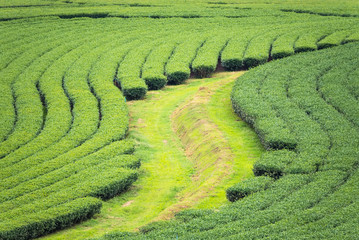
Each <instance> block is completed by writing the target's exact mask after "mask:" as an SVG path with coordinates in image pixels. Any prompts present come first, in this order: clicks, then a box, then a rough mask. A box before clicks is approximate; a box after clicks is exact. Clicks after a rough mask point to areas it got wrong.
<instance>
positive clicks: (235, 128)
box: [43, 73, 262, 239]
mask: <svg viewBox="0 0 359 240" xmlns="http://www.w3.org/2000/svg"><path fill="white" fill-rule="evenodd" d="M238 74H241V73H218V74H216V75H215V78H210V79H204V80H190V81H189V82H188V84H185V85H180V86H168V87H166V88H164V89H163V90H161V91H151V92H149V94H148V96H147V98H146V99H144V100H139V101H135V102H128V106H129V111H130V116H131V121H130V137H132V138H134V139H136V141H137V142H138V143H139V147H138V149H137V150H136V154H137V155H138V156H139V157H140V158H141V159H142V166H141V169H142V170H141V173H140V176H139V179H138V181H137V182H136V183H135V184H134V185H133V187H131V189H130V191H128V192H126V193H124V194H123V195H121V196H119V197H116V198H114V199H111V200H108V201H106V202H104V203H103V208H102V211H101V213H100V214H98V215H96V216H95V218H94V219H91V220H89V221H87V222H84V223H82V224H79V225H77V226H74V227H73V228H70V229H68V230H64V231H60V232H58V233H55V234H52V235H49V236H47V237H44V238H43V239H83V238H86V237H95V236H101V235H103V234H104V233H105V232H110V231H111V230H118V229H121V230H125V231H134V230H136V229H138V228H139V227H141V226H143V225H145V224H147V223H149V222H151V221H153V220H160V219H167V218H169V217H171V216H173V213H175V212H178V211H179V210H181V209H183V208H188V207H196V208H208V207H219V206H221V205H222V204H224V203H225V202H226V200H225V196H224V195H225V189H226V188H227V187H228V186H230V185H232V184H233V183H235V182H238V181H240V180H242V179H243V178H250V177H253V175H252V172H251V170H250V169H251V164H250V163H246V164H244V163H243V161H247V160H248V159H250V160H251V161H250V162H252V163H253V162H254V160H255V159H256V158H257V157H259V155H260V153H261V152H262V147H261V145H260V143H259V140H258V138H256V136H255V133H254V132H253V131H252V130H251V129H250V128H249V127H248V125H247V124H246V123H244V122H242V121H240V120H239V118H238V117H237V116H236V115H235V114H234V113H233V110H232V108H231V106H230V104H229V102H230V98H229V94H230V90H231V87H232V83H233V81H234V78H235V77H236V76H238ZM203 88H204V89H208V90H210V91H209V92H208V93H209V94H206V95H205V96H204V98H205V99H206V104H198V105H197V106H196V109H195V111H192V112H191V113H192V114H191V116H190V117H191V118H192V119H188V120H184V121H183V122H184V123H185V124H187V125H188V124H189V123H190V122H191V120H193V119H196V120H198V119H202V120H203V121H206V122H208V123H209V124H210V126H211V127H212V128H216V133H215V137H216V138H218V141H216V142H213V139H202V136H201V135H198V136H197V137H195V138H194V139H191V140H190V141H191V144H194V145H197V146H199V148H198V149H197V153H198V151H199V152H202V153H203V156H211V155H212V152H211V150H210V149H208V148H206V147H205V146H206V145H208V144H214V145H217V146H218V147H217V148H219V147H222V146H223V145H225V146H226V148H227V149H226V151H227V152H228V155H227V156H226V157H229V159H228V158H226V159H222V160H221V161H222V162H226V164H227V167H228V172H224V173H223V172H222V171H221V169H214V171H213V172H211V173H209V172H206V171H204V172H200V170H201V169H195V168H194V165H195V164H194V162H197V164H198V165H202V163H203V164H204V163H206V161H207V162H208V160H207V158H206V157H203V156H197V157H196V158H193V157H194V156H191V157H190V158H187V155H186V152H185V151H184V148H185V147H186V146H183V145H182V143H181V141H180V139H179V138H178V136H177V135H176V133H175V132H174V131H173V127H172V126H171V125H172V124H173V126H174V125H176V124H177V123H175V120H174V117H173V115H174V112H176V111H178V110H179V109H181V108H182V109H183V107H186V106H188V105H189V104H190V103H193V102H195V99H197V98H198V95H201V94H202V92H203V91H202V90H200V89H203ZM219 106H220V107H221V108H220V109H221V110H220V111H218V109H217V108H218V107H219ZM202 107H204V108H206V109H208V110H206V111H199V109H198V108H202ZM171 116H172V117H171ZM218 116H226V118H220V119H218ZM192 133H193V132H192ZM236 144H237V145H242V147H243V149H242V150H241V149H236V150H235V151H232V149H231V148H232V147H234V146H235V145H236ZM247 149H250V150H247ZM214 157H219V156H218V154H217V155H215V156H214ZM215 164H217V165H220V163H219V164H218V163H215ZM215 166H216V165H215ZM219 176H220V177H221V179H219V180H220V181H218V182H215V184H214V182H213V181H214V180H216V179H217V178H218V177H219ZM199 179H200V180H201V181H199ZM213 184H214V185H213ZM212 185H213V186H212Z"/></svg>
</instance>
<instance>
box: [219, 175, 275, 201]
mask: <svg viewBox="0 0 359 240" xmlns="http://www.w3.org/2000/svg"><path fill="white" fill-rule="evenodd" d="M272 182H273V179H272V178H269V177H264V176H263V177H255V178H250V179H247V180H244V181H242V182H240V183H237V184H236V185H234V186H232V187H229V188H227V190H226V197H227V199H228V201H231V202H235V201H237V200H239V199H241V198H244V197H246V196H248V195H250V194H253V193H255V192H258V191H261V190H265V189H267V188H268V187H269V185H270V184H271V183H272Z"/></svg>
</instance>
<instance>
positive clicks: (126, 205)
mask: <svg viewBox="0 0 359 240" xmlns="http://www.w3.org/2000/svg"><path fill="white" fill-rule="evenodd" d="M133 202H134V200H131V201H128V202H126V203H124V204H123V205H122V207H128V206H130V205H131V204H132V203H133Z"/></svg>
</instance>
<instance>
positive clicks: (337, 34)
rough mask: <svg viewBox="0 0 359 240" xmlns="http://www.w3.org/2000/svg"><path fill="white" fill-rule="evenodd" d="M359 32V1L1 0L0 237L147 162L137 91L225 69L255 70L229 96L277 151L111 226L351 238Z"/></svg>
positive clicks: (198, 234)
mask: <svg viewBox="0 0 359 240" xmlns="http://www.w3.org/2000/svg"><path fill="white" fill-rule="evenodd" d="M356 41H359V4H358V3H357V2H356V1H352V0H347V1H344V2H340V3H337V2H336V1H324V0H323V1H315V2H313V1H292V0H291V1H272V2H268V1H263V0H250V1H246V2H242V1H237V0H234V1H229V0H228V1H227V0H226V1H217V2H214V1H185V0H183V1H181V0H176V1H172V2H167V1H160V0H148V1H146V0H139V1H137V2H133V1H115V0H81V1H80V0H71V1H59V0H43V1H42V0H14V1H6V0H0V98H1V100H0V106H1V110H0V111H1V114H0V239H17V240H18V239H32V238H37V237H40V236H43V235H46V234H49V233H51V232H54V231H56V230H60V229H64V228H66V227H69V226H72V225H74V224H76V223H79V222H82V221H84V220H86V219H89V218H92V217H93V216H94V215H95V214H98V213H99V212H100V211H101V206H102V204H103V201H104V200H108V199H110V198H113V197H115V196H117V195H119V194H121V193H123V192H125V191H126V190H128V189H129V188H130V186H131V185H132V184H133V183H134V182H135V181H136V180H137V179H138V178H139V176H140V174H139V173H140V172H141V170H140V169H141V168H140V165H141V160H143V159H140V157H139V156H138V155H137V154H136V150H135V149H136V145H138V143H136V142H135V141H134V140H133V137H129V128H130V118H131V116H130V114H129V111H128V106H127V104H129V103H128V102H129V101H131V100H140V99H146V97H147V93H148V91H149V90H160V89H163V88H165V87H166V85H179V84H184V83H186V81H187V79H189V78H208V77H210V76H211V75H212V74H213V73H214V72H215V71H216V70H218V69H222V68H223V69H224V70H227V71H239V70H248V69H249V71H248V72H247V73H245V74H244V75H243V76H241V77H240V78H238V80H237V81H236V83H235V85H234V88H233V90H232V93H231V102H232V105H233V109H234V111H235V112H236V114H238V115H239V116H240V117H241V119H243V120H244V121H245V122H247V123H248V124H250V125H251V126H252V127H253V129H254V131H255V132H256V133H257V135H258V137H259V139H260V141H261V143H262V145H263V146H264V147H265V149H266V150H267V151H266V152H265V153H264V154H262V156H261V157H260V159H259V160H258V161H257V162H255V164H254V166H253V173H254V175H255V177H253V178H249V179H247V180H244V181H241V182H239V183H238V184H236V185H234V186H232V187H230V188H228V189H227V191H226V194H227V198H228V200H229V201H231V202H233V203H230V204H228V205H225V206H223V207H221V208H220V209H219V210H218V209H216V210H210V209H189V210H185V211H182V212H179V213H177V214H176V217H175V218H174V219H172V220H169V221H159V222H155V223H152V224H149V225H146V226H143V227H142V228H141V229H140V231H137V232H115V233H110V234H108V235H106V236H104V237H102V238H101V239H177V238H178V239H341V238H343V239H356V238H357V236H358V235H359V228H358V225H359V222H358V221H359V205H358V203H359V202H358V200H359V198H358V196H359V184H358V180H359V175H358V166H359V165H358V161H359V120H358V119H359V102H358V100H359V99H358V98H359V69H358V67H359V58H358V55H359V44H358V43H356ZM292 55H294V56H292ZM229 94H230V93H228V95H229ZM169 124H170V123H169ZM159 184H161V183H159Z"/></svg>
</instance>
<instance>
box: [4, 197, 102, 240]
mask: <svg viewBox="0 0 359 240" xmlns="http://www.w3.org/2000/svg"><path fill="white" fill-rule="evenodd" d="M101 206H102V202H101V201H100V200H98V199H96V198H92V197H86V198H78V199H75V200H73V201H70V202H68V203H64V204H62V205H59V206H56V207H54V208H51V209H48V210H46V211H43V212H37V213H32V214H27V215H22V216H17V218H16V219H13V220H11V221H7V222H5V223H4V222H2V223H0V238H1V239H6V240H26V239H32V238H37V237H40V236H43V235H45V234H48V233H51V232H54V231H56V230H60V229H63V228H66V227H69V226H71V225H73V224H74V223H78V222H81V221H83V220H86V219H89V218H91V217H92V216H93V215H95V214H96V213H99V212H100V209H101Z"/></svg>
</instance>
